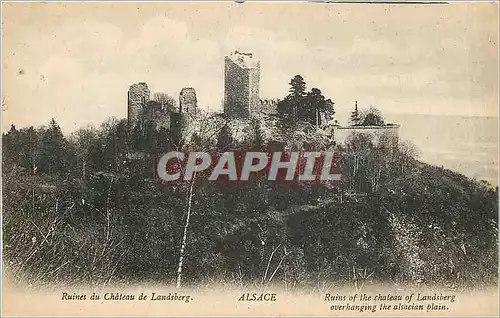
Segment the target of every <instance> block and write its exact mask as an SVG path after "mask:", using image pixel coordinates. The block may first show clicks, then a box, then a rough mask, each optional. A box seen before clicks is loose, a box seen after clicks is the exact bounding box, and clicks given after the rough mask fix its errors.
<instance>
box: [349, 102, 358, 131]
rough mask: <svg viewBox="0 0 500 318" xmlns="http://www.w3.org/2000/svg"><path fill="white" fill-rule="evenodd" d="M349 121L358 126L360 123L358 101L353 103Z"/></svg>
mask: <svg viewBox="0 0 500 318" xmlns="http://www.w3.org/2000/svg"><path fill="white" fill-rule="evenodd" d="M349 123H350V124H351V125H352V126H358V125H360V124H361V115H360V114H359V111H358V101H356V103H355V104H354V111H353V112H352V113H351V117H350V119H349Z"/></svg>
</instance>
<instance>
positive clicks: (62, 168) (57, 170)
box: [39, 118, 68, 175]
mask: <svg viewBox="0 0 500 318" xmlns="http://www.w3.org/2000/svg"><path fill="white" fill-rule="evenodd" d="M67 155H68V145H67V142H66V140H65V139H64V136H63V134H62V132H61V128H60V127H59V125H58V124H57V122H56V121H55V120H54V118H52V120H51V121H50V124H49V128H48V129H47V131H45V134H44V135H43V139H42V145H41V149H40V165H39V169H40V171H41V172H43V173H47V174H52V175H62V174H64V173H65V172H66V168H67V167H66V160H67Z"/></svg>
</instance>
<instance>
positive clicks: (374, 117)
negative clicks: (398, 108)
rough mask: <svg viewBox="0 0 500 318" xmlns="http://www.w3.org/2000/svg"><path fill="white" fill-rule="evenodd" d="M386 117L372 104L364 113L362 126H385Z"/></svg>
mask: <svg viewBox="0 0 500 318" xmlns="http://www.w3.org/2000/svg"><path fill="white" fill-rule="evenodd" d="M384 125H385V122H384V117H383V116H382V113H381V112H380V110H378V109H377V108H375V107H373V106H370V108H369V109H368V110H367V111H366V112H365V113H364V114H363V120H362V123H361V126H384Z"/></svg>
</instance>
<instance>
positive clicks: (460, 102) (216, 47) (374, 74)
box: [2, 2, 498, 133]
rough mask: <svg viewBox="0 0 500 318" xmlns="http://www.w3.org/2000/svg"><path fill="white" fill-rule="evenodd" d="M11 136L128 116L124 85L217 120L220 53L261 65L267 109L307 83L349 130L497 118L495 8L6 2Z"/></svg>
mask: <svg viewBox="0 0 500 318" xmlns="http://www.w3.org/2000/svg"><path fill="white" fill-rule="evenodd" d="M2 20H3V25H2V35H3V38H2V44H3V46H2V47H3V48H2V58H3V60H2V62H3V63H2V66H3V69H2V89H3V109H2V124H3V127H2V130H3V131H6V130H8V129H9V127H10V125H11V124H15V125H16V126H17V127H26V126H30V125H34V126H39V125H47V124H48V123H49V121H50V119H51V118H55V119H56V121H57V122H58V123H59V124H60V126H61V128H62V129H63V131H64V132H65V133H70V132H72V131H74V130H77V129H78V128H81V127H85V126H87V125H94V126H99V125H100V123H102V122H103V121H105V120H106V119H107V118H109V117H111V116H115V117H118V118H125V117H126V111H127V90H128V87H129V86H130V85H131V84H133V83H137V82H143V81H144V82H147V83H148V85H149V87H150V89H151V91H153V92H165V93H168V94H169V95H171V96H173V97H174V98H175V99H178V94H179V92H180V90H181V89H182V88H183V87H194V88H195V89H196V93H197V97H198V102H199V106H200V107H201V108H204V109H210V110H212V111H222V107H221V102H222V99H223V89H224V84H223V71H224V70H223V67H224V64H223V62H224V55H227V54H230V53H231V52H232V51H234V50H236V49H238V50H240V51H249V52H253V53H254V56H255V57H256V58H258V59H259V60H260V65H261V80H260V91H261V98H283V97H284V96H285V95H286V94H287V92H288V88H289V86H288V82H289V81H290V79H291V78H292V77H293V76H294V75H296V74H300V75H302V76H303V77H304V79H305V81H306V83H307V87H308V89H310V88H313V87H317V88H319V89H321V90H322V91H323V93H324V95H325V96H326V97H328V98H331V99H332V100H333V101H334V102H335V103H336V111H337V115H338V118H340V119H341V123H342V120H345V119H346V118H347V117H348V115H349V113H350V112H351V111H352V109H353V105H354V101H355V100H357V101H358V104H359V106H360V107H361V108H365V107H369V106H370V105H373V106H375V107H377V108H379V109H380V110H381V111H382V112H383V113H398V114H399V113H401V114H433V115H459V116H494V117H498V3H453V4H439V5H380V4H371V5H367V4H350V5H347V4H318V3H248V2H247V3H245V4H237V3H232V2H230V3H215V2H214V3H3V9H2Z"/></svg>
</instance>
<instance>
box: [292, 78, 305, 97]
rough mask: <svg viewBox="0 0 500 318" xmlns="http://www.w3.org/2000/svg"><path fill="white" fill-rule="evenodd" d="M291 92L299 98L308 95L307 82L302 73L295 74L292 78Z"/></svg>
mask: <svg viewBox="0 0 500 318" xmlns="http://www.w3.org/2000/svg"><path fill="white" fill-rule="evenodd" d="M289 85H290V90H289V91H290V94H291V96H292V97H295V98H298V97H301V96H305V95H306V82H305V81H304V78H303V77H302V76H300V75H295V76H294V77H293V78H292V79H291V80H290V83H289Z"/></svg>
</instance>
